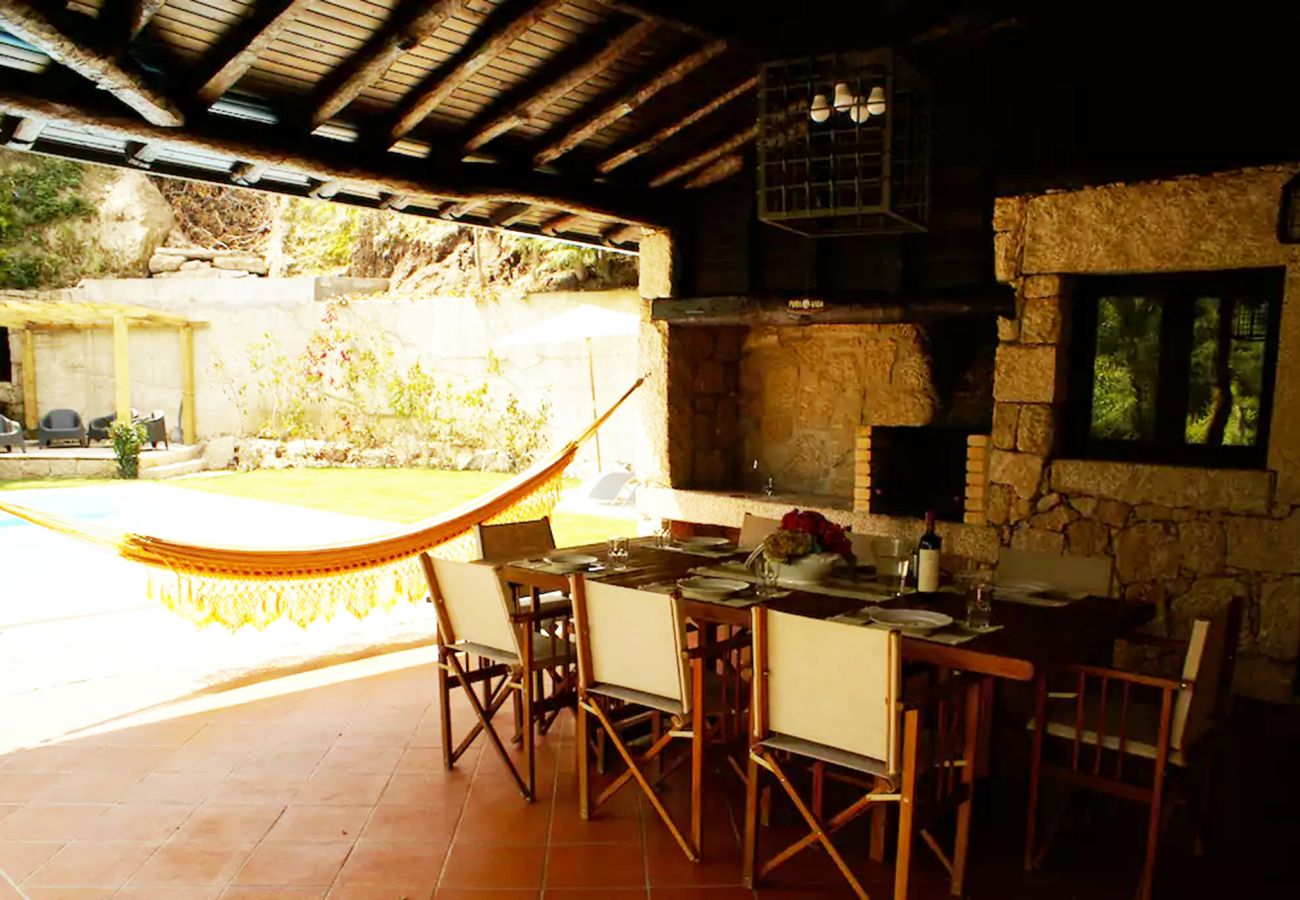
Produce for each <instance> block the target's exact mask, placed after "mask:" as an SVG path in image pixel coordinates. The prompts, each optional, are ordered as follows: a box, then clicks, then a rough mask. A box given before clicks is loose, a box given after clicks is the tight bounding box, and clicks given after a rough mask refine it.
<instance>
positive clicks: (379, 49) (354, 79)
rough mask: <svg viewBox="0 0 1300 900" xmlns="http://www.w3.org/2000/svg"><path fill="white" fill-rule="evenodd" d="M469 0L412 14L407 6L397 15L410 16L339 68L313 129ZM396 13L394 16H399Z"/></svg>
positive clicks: (415, 1) (414, 0)
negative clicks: (334, 83)
mask: <svg viewBox="0 0 1300 900" xmlns="http://www.w3.org/2000/svg"><path fill="white" fill-rule="evenodd" d="M466 2H467V0H436V2H434V3H432V4H431V5H429V8H428V9H425V10H424V11H423V12H420V13H419V14H418V15H415V16H414V17H410V16H409V15H408V14H407V12H406V9H402V10H399V11H398V13H397V16H401V17H402V18H404V19H406V21H405V22H403V23H402V24H400V25H396V26H395V27H392V28H390V29H387V30H385V31H384V32H381V33H380V34H379V35H378V36H377V37H376V38H375V39H373V40H372V41H371V42H370V43H368V44H366V46H365V47H363V48H362V49H361V50H360V51H359V52H358V53H357V54H356V56H354V57H352V58H351V59H350V60H348V62H347V63H346V64H345V65H344V66H343V67H342V69H341V70H340V71H339V73H338V75H337V76H336V78H337V79H338V81H337V86H336V87H334V88H332V89H331V90H329V91H327V92H326V93H325V94H324V95H323V96H322V98H321V100H320V102H319V103H317V104H316V109H315V110H313V111H312V116H311V126H312V128H313V129H316V128H319V127H320V126H321V125H323V124H325V123H326V122H328V121H329V120H330V118H332V117H333V116H334V115H336V114H337V113H339V112H340V111H341V110H343V109H344V108H346V107H347V106H348V104H350V103H351V102H352V101H353V100H355V99H357V97H358V96H359V95H360V94H361V92H362V91H364V90H365V89H366V88H368V87H370V86H371V85H372V84H374V83H375V82H377V81H379V80H380V79H381V78H383V77H384V75H385V74H387V72H388V70H389V69H390V68H391V67H392V65H393V63H395V62H397V60H398V59H400V58H401V57H402V55H403V54H404V53H406V52H407V51H408V50H411V49H412V48H414V47H417V46H419V45H420V43H421V42H422V41H423V40H424V39H425V38H427V37H428V36H429V35H431V34H433V33H434V32H435V31H437V30H438V29H439V28H440V27H441V26H442V23H443V22H445V21H447V19H448V18H450V17H451V16H454V15H456V14H457V13H459V12H460V11H461V10H463V9H464V8H465V5H466ZM424 5H425V2H424V0H411V2H410V3H408V4H407V7H406V8H412V7H414V8H419V7H422V6H424ZM397 16H395V17H394V19H396V18H397Z"/></svg>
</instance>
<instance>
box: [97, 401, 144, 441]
mask: <svg viewBox="0 0 1300 900" xmlns="http://www.w3.org/2000/svg"><path fill="white" fill-rule="evenodd" d="M138 418H140V411H139V410H136V409H133V410H131V420H132V421H135V420H136V419H138ZM116 421H117V413H115V412H111V413H109V414H108V415H106V416H100V417H98V418H95V419H91V420H90V423H89V424H88V425H87V426H86V437H88V438H89V439H90V440H92V441H106V440H108V429H109V428H111V427H113V423H114V422H116Z"/></svg>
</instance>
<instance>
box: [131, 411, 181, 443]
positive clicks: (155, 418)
mask: <svg viewBox="0 0 1300 900" xmlns="http://www.w3.org/2000/svg"><path fill="white" fill-rule="evenodd" d="M135 424H137V425H143V426H144V431H145V437H144V439H145V440H146V441H148V442H149V444H150V446H152V447H153V448H154V449H155V450H157V449H158V444H159V442H162V445H163V447H164V448H166V449H168V450H170V449H171V448H172V445H171V443H170V442H169V441H168V440H167V420H166V419H165V418H164V417H163V411H162V410H161V409H155V410H154V411H153V412H151V413H150V414H149V415H147V416H136V419H135Z"/></svg>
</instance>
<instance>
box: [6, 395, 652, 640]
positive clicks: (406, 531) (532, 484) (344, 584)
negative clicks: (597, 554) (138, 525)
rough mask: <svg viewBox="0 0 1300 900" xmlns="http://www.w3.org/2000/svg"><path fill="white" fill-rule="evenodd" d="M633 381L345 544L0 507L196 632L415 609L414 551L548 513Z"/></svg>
mask: <svg viewBox="0 0 1300 900" xmlns="http://www.w3.org/2000/svg"><path fill="white" fill-rule="evenodd" d="M644 380H645V379H644V378H639V379H637V381H636V382H635V383H634V384H633V385H632V386H631V387H630V388H628V390H627V391H626V392H625V393H624V394H623V395H622V396H621V397H619V399H618V400H616V401H615V402H614V404H613V405H612V406H610V407H609V409H607V410H606V411H605V412H604V413H603V414H602V415H601V416H600V417H599V418H597V419H596V420H595V421H594V422H592V424H591V425H590V426H588V427H587V428H586V429H585V430H584V431H583V432H582V433H581V434H580V435H578V436H577V437H576V438H574V439H573V440H571V441H569V442H568V443H567V444H565V445H564V446H563V447H561V448H560V449H559V450H557V451H555V452H554V453H552V454H551V455H550V456H548V457H546V458H544V459H542V460H540V461H538V462H537V463H535V464H534V465H532V466H531V467H529V468H528V469H526V470H525V471H523V472H521V473H519V474H518V475H516V476H515V477H514V478H511V479H510V480H508V481H506V482H504V483H503V484H501V485H499V486H498V487H496V488H495V489H493V490H492V491H490V492H488V493H487V494H485V495H483V496H482V497H479V498H477V499H475V500H472V501H470V502H469V503H466V504H464V505H462V506H460V507H457V508H456V509H453V510H451V511H449V512H445V513H442V514H439V515H437V516H434V517H432V518H428V519H424V520H421V521H419V522H414V523H412V524H410V525H407V526H405V527H403V528H402V529H399V530H396V531H393V532H390V533H388V534H383V535H379V536H376V537H368V538H365V539H363V540H359V541H355V542H341V543H331V544H320V545H316V546H310V547H296V548H276V549H266V548H258V547H238V546H209V545H202V544H194V543H187V542H181V541H173V540H168V539H167V538H164V537H158V536H153V535H146V534H135V533H131V532H124V531H118V530H114V529H112V528H109V527H106V526H104V525H100V524H94V523H88V522H83V521H80V520H77V519H72V518H69V517H67V516H60V515H57V514H54V513H48V512H43V511H41V510H37V509H31V508H29V507H25V506H19V505H17V504H10V503H0V512H6V513H9V514H10V515H12V516H16V517H18V518H20V519H23V520H25V521H27V522H30V523H32V524H34V525H39V526H41V527H42V528H47V529H49V530H51V531H55V532H57V533H59V534H63V535H66V536H68V537H73V538H76V539H78V540H82V541H86V542H89V543H93V544H96V545H98V546H100V547H105V548H107V549H110V550H112V551H114V552H115V553H117V554H118V555H119V556H121V557H122V558H123V559H125V560H128V561H130V562H136V563H140V564H142V565H144V566H147V567H148V569H149V595H150V597H151V598H152V599H155V600H158V601H159V602H161V603H162V604H163V605H165V606H166V607H168V608H169V609H171V610H172V611H173V612H175V613H177V614H179V615H181V616H183V617H185V618H186V619H189V620H190V621H192V622H194V623H196V624H200V625H204V624H208V623H212V622H216V623H220V624H222V625H224V626H226V627H227V628H231V629H235V628H239V627H241V626H244V625H252V626H254V627H256V628H265V627H266V626H267V625H269V624H271V623H272V622H274V621H276V620H278V619H282V618H287V619H289V620H291V621H293V622H296V623H297V624H299V625H304V626H305V625H307V624H309V623H311V622H313V621H315V620H317V619H330V618H333V617H334V616H335V615H337V614H338V613H340V612H345V611H346V612H350V613H352V614H353V615H355V616H357V617H358V618H360V617H362V616H365V615H366V614H367V613H368V612H370V611H371V610H373V609H391V608H393V607H394V606H395V605H396V604H397V603H399V602H402V601H407V602H416V601H419V600H421V599H423V597H424V595H425V593H426V585H425V583H424V576H423V572H422V571H421V569H420V566H419V564H418V560H417V557H418V556H419V554H420V553H423V552H430V551H436V552H437V555H439V556H445V557H448V558H451V559H472V558H473V557H474V556H475V549H476V547H475V544H474V540H473V528H474V526H475V525H479V524H497V523H502V522H521V521H526V520H529V519H537V518H540V517H542V516H544V515H548V514H549V513H550V512H551V510H552V509H553V508H554V507H555V504H556V503H557V502H558V501H559V497H560V484H561V480H562V478H563V475H564V471H565V469H567V468H568V466H569V464H570V463H571V462H572V461H573V459H574V457H575V456H576V455H577V453H578V450H579V448H580V447H581V446H582V445H583V444H584V443H586V442H587V441H588V440H590V439H591V437H592V436H593V435H595V433H596V431H597V430H598V429H599V428H600V427H601V426H602V425H604V424H605V423H606V422H607V421H609V418H610V417H611V416H612V415H613V414H614V413H615V411H617V410H618V408H619V407H620V406H621V405H622V404H623V402H624V401H625V400H627V398H628V397H630V396H631V395H632V393H633V392H634V391H636V389H637V388H639V387H640V386H641V384H642V382H643V381H644Z"/></svg>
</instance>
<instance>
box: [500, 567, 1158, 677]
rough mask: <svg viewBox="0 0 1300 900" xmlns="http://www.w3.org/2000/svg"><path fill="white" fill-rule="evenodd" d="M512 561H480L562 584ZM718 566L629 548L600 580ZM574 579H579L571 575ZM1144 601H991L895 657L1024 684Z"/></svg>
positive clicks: (632, 583) (933, 602)
mask: <svg viewBox="0 0 1300 900" xmlns="http://www.w3.org/2000/svg"><path fill="white" fill-rule="evenodd" d="M604 550H605V548H604V546H603V545H602V546H587V547H573V548H566V550H564V551H557V552H571V553H589V554H591V555H594V556H597V557H603V556H604ZM511 561H512V560H504V559H492V560H485V562H488V563H490V564H493V565H495V566H498V567H499V568H500V569H501V572H502V576H503V577H504V578H505V579H506V580H507V581H509V582H511V583H512V584H517V585H520V586H522V587H528V588H533V587H535V588H538V589H539V590H556V589H562V588H564V587H566V586H567V583H568V577H567V576H563V575H553V574H548V573H544V572H539V571H536V570H534V569H529V568H525V567H520V566H511V565H509V563H510V562H511ZM721 562H723V560H718V559H708V558H704V557H700V556H695V555H691V554H687V553H677V552H673V551H670V550H661V549H658V548H655V547H647V546H641V545H634V546H633V549H632V554H631V558H630V559H629V561H628V567H629V568H628V571H627V572H623V573H612V574H607V575H605V576H603V578H602V580H603V581H604V582H606V583H608V584H617V585H621V586H623V587H634V588H639V587H646V586H648V585H652V584H658V583H662V582H665V581H676V580H677V579H678V578H683V577H686V576H687V575H689V574H690V570H691V569H695V568H699V567H702V566H716V565H718V564H720V563H721ZM577 577H581V576H577ZM868 602H869V601H867V600H863V599H857V598H849V597H836V596H830V595H828V594H819V593H817V592H816V590H815V589H810V590H796V591H793V592H791V593H790V594H788V595H787V596H784V597H778V598H774V599H772V600H768V601H765V603H766V604H767V606H768V608H770V609H775V610H780V611H782V612H792V613H797V614H800V615H807V616H814V617H816V618H830V617H831V616H836V615H839V614H841V613H846V612H852V611H855V610H859V609H861V608H862V607H863V606H865V605H867V603H868ZM683 604H684V607H685V612H686V614H687V615H689V616H690V617H691V618H692V619H694V620H696V621H697V622H704V623H716V624H720V625H747V624H749V622H750V611H749V609H745V608H738V607H734V606H726V605H723V604H719V603H709V602H707V601H702V600H691V599H687V600H684V601H683ZM879 605H880V606H884V607H915V608H924V609H932V610H935V611H937V612H942V613H947V614H948V615H950V616H952V617H953V618H954V619H956V620H958V621H961V620H963V619H964V618H965V617H966V600H965V597H964V596H963V595H961V594H956V593H938V594H918V593H913V594H909V595H907V596H906V597H904V598H900V599H894V600H888V601H884V602H882V603H880V604H879ZM1154 612H1155V610H1154V607H1152V606H1151V605H1150V604H1147V603H1139V602H1134V601H1126V600H1118V599H1115V598H1113V597H1085V598H1083V599H1080V600H1076V601H1074V602H1073V603H1070V604H1069V605H1067V606H1057V607H1044V606H1027V605H1025V604H1022V603H1012V602H1009V601H999V600H997V599H996V594H995V597H994V601H993V622H994V624H996V625H1001V626H1003V627H1002V628H1000V629H999V630H997V631H991V632H989V633H987V634H981V635H979V636H977V637H975V638H973V639H972V640H969V641H967V642H965V643H962V644H957V645H950V644H940V643H937V642H935V641H927V640H924V639H920V638H915V637H908V636H906V635H905V636H904V638H903V656H904V658H906V659H908V660H910V661H915V662H925V663H930V664H933V665H938V666H947V667H950V668H954V669H961V670H963V671H967V672H973V673H978V674H981V675H991V676H997V677H1001V678H1009V679H1012V680H1015V681H1030V680H1033V679H1034V678H1035V677H1037V676H1038V675H1039V674H1041V673H1042V672H1044V671H1046V670H1047V669H1049V668H1051V667H1052V666H1054V665H1059V664H1062V663H1069V662H1082V661H1086V660H1087V659H1088V658H1089V657H1091V656H1092V655H1093V654H1094V653H1095V652H1096V651H1098V650H1099V649H1104V648H1105V647H1106V646H1107V645H1108V644H1109V643H1110V642H1111V641H1113V640H1114V639H1115V638H1117V637H1119V636H1121V635H1123V634H1124V633H1125V632H1127V631H1130V630H1131V629H1133V628H1134V627H1136V626H1138V625H1142V624H1144V623H1146V622H1148V621H1150V619H1151V618H1152V616H1153V615H1154Z"/></svg>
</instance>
